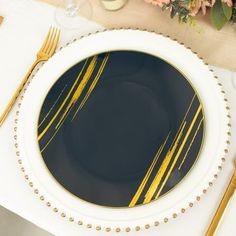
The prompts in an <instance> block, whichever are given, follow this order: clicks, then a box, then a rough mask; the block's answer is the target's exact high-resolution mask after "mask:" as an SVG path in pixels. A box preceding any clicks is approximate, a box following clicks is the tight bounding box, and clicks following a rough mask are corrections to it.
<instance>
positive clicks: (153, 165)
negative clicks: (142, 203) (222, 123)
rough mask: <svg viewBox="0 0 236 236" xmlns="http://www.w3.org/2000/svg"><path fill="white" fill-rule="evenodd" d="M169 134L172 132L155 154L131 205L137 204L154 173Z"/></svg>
mask: <svg viewBox="0 0 236 236" xmlns="http://www.w3.org/2000/svg"><path fill="white" fill-rule="evenodd" d="M169 136H170V132H169V134H168V135H167V137H166V139H165V141H164V143H163V144H161V146H160V147H159V149H158V151H157V153H156V155H155V157H154V159H153V161H152V164H151V165H150V167H149V169H148V171H147V173H146V175H145V177H144V178H143V180H142V182H141V184H140V186H139V188H138V190H137V192H136V193H135V195H134V197H133V198H132V200H131V202H130V204H129V207H133V206H135V205H136V203H137V201H138V199H139V198H140V195H141V194H142V192H143V189H144V187H145V186H146V184H147V182H148V179H149V178H150V176H151V174H152V171H153V169H154V167H155V165H156V163H157V161H158V159H159V157H160V155H161V153H162V151H163V149H164V147H165V145H166V142H167V140H168V139H169Z"/></svg>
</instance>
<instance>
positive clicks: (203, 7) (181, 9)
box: [145, 0, 236, 30]
mask: <svg viewBox="0 0 236 236" xmlns="http://www.w3.org/2000/svg"><path fill="white" fill-rule="evenodd" d="M145 2H147V3H152V4H153V5H155V6H159V7H160V8H162V10H163V11H164V10H169V11H170V16H171V18H174V17H175V16H177V17H178V19H179V21H180V22H192V19H193V18H194V16H196V15H197V14H198V13H199V12H200V11H201V12H202V14H203V15H205V14H206V11H207V9H208V8H209V10H210V17H211V22H212V23H213V25H214V26H215V27H216V28H217V29H218V30H220V29H221V28H222V27H223V26H224V25H225V24H226V23H227V22H229V21H231V22H235V23H236V0H145Z"/></svg>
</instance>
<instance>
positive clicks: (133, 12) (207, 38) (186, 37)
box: [38, 0, 236, 71]
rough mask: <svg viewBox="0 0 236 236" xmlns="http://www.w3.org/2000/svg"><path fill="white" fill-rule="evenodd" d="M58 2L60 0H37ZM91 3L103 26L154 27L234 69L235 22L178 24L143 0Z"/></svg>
mask: <svg viewBox="0 0 236 236" xmlns="http://www.w3.org/2000/svg"><path fill="white" fill-rule="evenodd" d="M38 1H42V2H46V3H48V4H52V5H54V6H58V5H60V4H61V2H62V1H61V0H38ZM90 2H91V3H92V6H93V16H92V20H93V21H96V22H97V23H100V24H101V25H103V26H105V27H106V28H120V27H130V28H140V29H147V30H154V31H156V32H160V33H163V34H164V35H169V36H170V37H171V38H172V39H177V40H178V41H179V42H183V43H184V44H185V46H186V47H190V48H191V49H192V50H193V51H196V52H197V53H198V54H199V55H200V56H201V57H203V58H204V61H205V62H207V63H209V64H212V65H215V66H219V67H223V68H226V69H229V70H233V71H236V63H235V55H236V47H235V45H236V24H235V25H232V24H227V25H226V26H225V27H224V28H223V29H222V30H221V31H217V30H216V29H215V28H214V27H213V26H212V25H211V23H210V22H209V18H210V17H209V15H207V16H204V17H203V16H201V14H200V15H199V16H198V17H197V20H196V23H195V25H194V26H191V25H190V24H184V23H182V24H179V22H178V20H177V19H171V18H170V16H169V12H168V11H166V12H162V11H161V9H159V8H156V7H153V6H152V5H150V4H147V3H145V2H144V0H129V1H128V2H127V4H126V5H125V7H124V8H123V9H121V10H119V11H116V12H111V11H106V10H104V9H103V8H102V6H101V3H100V0H90Z"/></svg>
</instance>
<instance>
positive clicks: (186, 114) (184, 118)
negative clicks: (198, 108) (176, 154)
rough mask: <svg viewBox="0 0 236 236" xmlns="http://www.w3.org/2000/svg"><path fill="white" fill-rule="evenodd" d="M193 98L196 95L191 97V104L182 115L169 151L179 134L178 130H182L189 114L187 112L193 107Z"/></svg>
mask: <svg viewBox="0 0 236 236" xmlns="http://www.w3.org/2000/svg"><path fill="white" fill-rule="evenodd" d="M195 97H196V94H194V95H193V97H192V99H191V102H190V104H189V106H188V108H187V111H186V113H185V114H184V117H183V120H182V122H181V123H180V126H179V129H178V131H177V133H176V135H175V137H174V139H173V142H172V144H171V146H170V149H172V147H173V145H174V144H175V141H176V139H177V137H178V135H179V132H180V130H181V129H182V126H183V124H184V122H185V120H186V118H187V116H188V113H189V111H190V109H191V107H192V105H193V102H194V99H195Z"/></svg>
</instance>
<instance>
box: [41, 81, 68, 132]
mask: <svg viewBox="0 0 236 236" xmlns="http://www.w3.org/2000/svg"><path fill="white" fill-rule="evenodd" d="M66 87H67V84H66V85H65V86H64V88H63V89H62V91H61V92H60V94H59V95H58V97H57V99H56V100H55V102H54V103H53V105H52V106H51V107H50V109H49V111H48V112H47V114H46V115H45V116H44V118H43V119H42V121H41V122H40V123H39V125H38V128H40V127H41V125H42V124H43V122H44V121H45V120H46V119H47V118H48V116H49V115H50V113H51V112H52V110H53V108H54V107H55V106H56V104H57V103H58V101H59V99H60V98H61V96H62V94H63V92H64V91H65V88H66Z"/></svg>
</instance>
